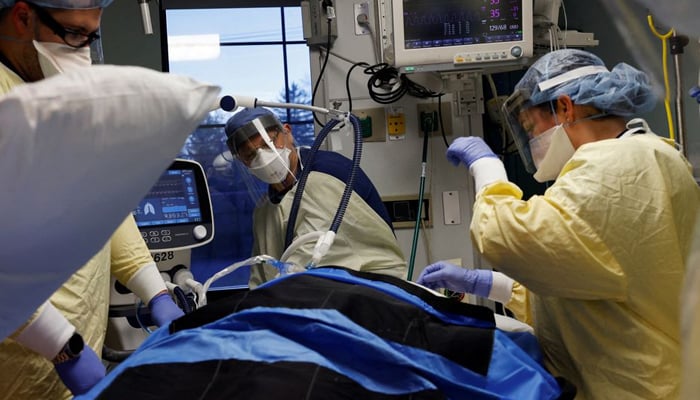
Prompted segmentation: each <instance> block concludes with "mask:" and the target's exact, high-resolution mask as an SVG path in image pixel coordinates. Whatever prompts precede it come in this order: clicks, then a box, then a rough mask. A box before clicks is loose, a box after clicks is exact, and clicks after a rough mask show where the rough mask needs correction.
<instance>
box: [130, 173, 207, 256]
mask: <svg viewBox="0 0 700 400" xmlns="http://www.w3.org/2000/svg"><path fill="white" fill-rule="evenodd" d="M133 214H134V218H135V219H136V224H137V225H138V227H139V230H140V231H141V236H142V237H143V240H144V241H145V242H146V244H147V245H148V248H149V249H150V250H152V251H163V250H180V249H187V248H192V247H197V246H201V245H204V244H206V243H208V242H209V241H211V239H212V238H213V235H214V223H213V218H212V208H211V200H210V197H209V190H208V187H207V181H206V177H205V175H204V171H203V170H202V167H201V166H200V165H199V163H197V162H195V161H191V160H179V159H178V160H175V161H174V162H173V163H172V164H171V165H170V167H169V168H168V169H167V170H166V171H165V172H164V173H163V175H161V177H160V179H159V180H158V182H156V184H155V185H153V187H152V188H151V190H150V191H149V192H148V194H147V195H146V196H145V197H144V198H143V199H142V200H141V202H139V205H138V206H137V207H136V209H135V210H134V211H133Z"/></svg>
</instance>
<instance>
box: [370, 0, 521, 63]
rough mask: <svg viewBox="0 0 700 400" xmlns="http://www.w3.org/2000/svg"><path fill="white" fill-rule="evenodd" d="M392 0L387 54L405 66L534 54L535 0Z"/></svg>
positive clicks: (511, 58)
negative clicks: (533, 1) (533, 21)
mask: <svg viewBox="0 0 700 400" xmlns="http://www.w3.org/2000/svg"><path fill="white" fill-rule="evenodd" d="M388 3H390V4H391V7H390V8H391V9H390V10H386V9H385V10H384V11H385V13H384V15H383V17H382V22H383V25H384V28H383V29H384V30H385V32H386V33H387V35H386V36H385V37H387V38H392V40H389V41H386V42H385V43H383V49H384V59H385V61H387V62H389V63H391V64H393V65H394V66H396V67H399V68H401V70H402V72H417V71H421V70H433V71H435V70H450V69H470V68H483V67H487V66H497V65H508V64H524V62H525V60H527V58H529V57H531V56H532V52H533V26H532V0H391V1H390V2H388ZM389 18H391V20H392V23H391V24H390V23H389V21H388V19H389Z"/></svg>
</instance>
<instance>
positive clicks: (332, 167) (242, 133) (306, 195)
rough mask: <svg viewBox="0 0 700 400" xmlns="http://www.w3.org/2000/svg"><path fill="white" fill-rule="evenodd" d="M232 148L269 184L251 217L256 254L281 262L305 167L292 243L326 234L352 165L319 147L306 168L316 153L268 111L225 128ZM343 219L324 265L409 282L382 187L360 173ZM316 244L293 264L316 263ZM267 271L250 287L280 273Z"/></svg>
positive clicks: (242, 114)
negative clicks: (379, 189)
mask: <svg viewBox="0 0 700 400" xmlns="http://www.w3.org/2000/svg"><path fill="white" fill-rule="evenodd" d="M225 129H226V135H227V137H228V140H227V144H228V147H229V149H230V150H231V154H233V155H234V156H235V157H236V159H237V160H238V161H239V162H240V163H242V164H243V165H244V166H245V167H246V168H247V170H248V171H249V172H250V173H251V174H252V175H253V176H255V177H256V178H257V179H258V180H260V181H262V182H264V183H266V184H268V191H267V195H266V196H265V200H264V201H263V202H262V203H261V204H259V205H258V206H257V207H256V209H255V211H254V215H253V235H254V243H253V254H254V255H260V254H266V255H269V256H272V257H275V258H278V259H279V258H280V257H281V256H282V254H283V253H284V251H285V248H284V245H285V233H286V229H287V221H288V219H289V213H290V210H291V207H292V202H293V199H294V194H295V193H296V190H297V188H298V186H297V185H296V183H297V177H299V175H300V173H301V171H302V169H303V168H305V167H308V168H311V172H310V173H309V175H308V180H307V181H306V185H305V187H304V192H303V197H302V200H301V204H300V206H299V212H298V217H297V220H296V224H295V229H294V239H296V238H298V237H300V236H302V235H304V234H307V233H310V232H316V231H323V232H325V231H328V229H330V226H331V222H332V221H333V218H334V216H335V214H336V211H337V208H338V204H339V203H340V199H341V197H342V194H343V191H344V190H345V182H346V181H347V178H348V175H349V173H350V170H351V167H352V162H351V161H350V160H349V159H347V158H346V157H344V156H342V155H340V154H338V153H334V152H329V151H323V150H319V151H318V152H317V154H316V156H315V159H314V162H313V164H312V165H306V162H305V161H306V160H307V159H308V157H309V154H310V150H309V149H307V148H298V147H296V146H295V144H294V137H293V136H292V131H291V128H290V126H289V125H288V124H284V125H283V124H282V123H281V122H280V121H279V119H277V116H275V114H273V113H272V112H271V111H269V110H267V109H265V108H250V109H243V110H241V111H239V112H237V113H235V114H234V115H233V116H232V117H231V118H230V119H229V120H228V122H227V123H226V128H225ZM353 189H354V190H353V193H352V196H351V198H350V202H349V204H348V207H347V210H346V211H345V216H344V218H343V222H342V223H341V224H340V228H339V229H338V232H337V236H336V238H335V242H334V243H333V245H332V246H331V247H330V250H329V251H328V253H327V254H326V255H325V256H324V258H323V259H322V260H321V263H320V264H319V265H332V266H341V267H346V268H350V269H354V270H358V271H366V272H375V273H380V274H386V275H391V276H395V277H398V278H404V277H405V276H406V261H405V258H404V256H403V253H402V251H401V249H400V248H399V245H398V242H397V240H396V237H395V236H394V231H393V229H392V226H391V221H390V219H389V214H388V212H387V211H386V208H385V207H384V203H382V200H381V198H380V196H379V193H378V192H377V190H376V188H375V187H374V185H373V184H372V182H371V181H370V180H369V178H368V177H367V175H365V173H364V172H362V171H361V170H360V171H359V174H358V176H357V178H356V180H355V187H354V188H353ZM314 245H315V241H311V242H309V243H307V244H306V245H304V246H301V247H300V248H299V249H298V250H297V251H295V252H294V253H293V254H292V255H291V256H290V257H289V258H288V259H287V261H289V262H291V263H294V264H296V265H298V266H302V267H303V266H305V265H307V264H308V263H309V261H311V255H312V250H313V248H314ZM277 273H278V271H277V270H275V269H274V268H271V267H269V266H266V265H264V266H255V267H253V268H252V269H251V277H250V282H249V283H250V286H251V287H256V286H258V285H260V284H261V283H263V282H266V281H268V280H270V279H272V278H274V277H275V276H276V275H277Z"/></svg>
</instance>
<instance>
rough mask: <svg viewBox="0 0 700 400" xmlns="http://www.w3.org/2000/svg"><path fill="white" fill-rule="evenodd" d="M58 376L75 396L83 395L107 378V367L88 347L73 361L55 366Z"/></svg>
mask: <svg viewBox="0 0 700 400" xmlns="http://www.w3.org/2000/svg"><path fill="white" fill-rule="evenodd" d="M54 367H55V368H56V372H57V373H58V376H59V377H60V378H61V381H63V384H64V385H66V387H67V388H68V390H70V391H71V393H73V395H74V396H77V395H79V394H83V393H85V392H87V391H88V390H90V389H91V388H92V387H93V386H95V385H96V384H97V382H99V381H100V379H102V378H104V376H105V372H106V370H105V366H104V365H103V364H102V361H101V360H100V358H99V357H98V356H97V354H95V352H94V351H93V350H92V349H91V348H90V347H88V346H85V348H84V349H83V351H82V352H81V353H80V355H79V356H78V357H76V358H74V359H72V360H68V361H65V362H62V363H59V364H55V365H54Z"/></svg>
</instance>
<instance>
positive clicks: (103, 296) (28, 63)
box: [0, 0, 183, 400]
mask: <svg viewBox="0 0 700 400" xmlns="http://www.w3.org/2000/svg"><path fill="white" fill-rule="evenodd" d="M109 3H111V0H33V1H31V2H28V1H15V0H0V62H1V63H0V92H2V93H5V92H7V91H9V90H10V89H11V88H12V87H14V86H16V85H20V84H22V83H24V82H35V81H38V80H41V79H44V78H48V77H50V76H52V75H54V74H57V73H60V72H62V71H64V70H68V69H70V68H79V67H87V66H90V64H91V60H90V47H89V45H90V43H92V42H93V41H95V40H96V39H98V38H99V35H98V33H97V31H98V28H99V25H100V19H101V15H102V9H103V8H104V7H106V6H107V5H108V4H109ZM47 223H50V221H47ZM37 235H41V232H37ZM75 240H80V238H75ZM65 251H70V249H65ZM27 256H28V257H31V254H28V255H27ZM110 271H111V272H112V273H114V275H115V276H116V277H117V279H118V280H119V281H121V282H122V283H124V284H125V285H126V286H127V287H128V288H129V289H131V290H132V291H133V292H134V293H136V294H137V295H138V296H139V297H140V298H141V299H143V301H144V302H145V303H147V304H148V306H149V308H150V310H151V313H152V317H153V320H154V321H155V323H156V324H157V325H163V324H166V323H168V322H169V321H170V320H172V319H174V318H177V317H179V316H181V315H182V314H183V313H182V311H181V310H180V309H179V308H178V307H177V305H176V304H175V303H174V302H173V301H172V298H171V297H170V296H169V294H168V293H167V290H166V287H165V284H164V282H163V280H162V278H161V276H160V274H159V272H158V269H157V267H156V264H155V263H154V262H153V259H152V258H151V256H150V253H149V251H148V248H147V247H146V245H145V243H144V241H143V240H142V239H141V235H140V233H139V231H138V228H137V227H136V224H135V221H134V219H133V217H132V216H128V217H127V218H126V219H125V220H124V222H123V223H122V224H121V226H120V227H119V228H118V229H117V231H116V232H115V233H114V235H113V236H112V237H111V239H110V240H109V241H108V243H106V244H105V245H104V247H103V248H102V250H100V251H99V252H98V253H97V254H96V255H95V256H94V257H93V258H92V259H91V260H90V261H89V262H88V264H86V265H85V266H83V267H82V268H81V269H80V270H78V272H76V273H75V274H74V275H73V276H72V277H71V278H69V280H68V281H67V282H66V283H65V284H64V285H63V286H62V287H61V288H59V289H58V290H57V291H56V292H55V293H54V294H53V295H52V296H51V298H50V299H49V300H48V301H47V302H46V303H44V305H43V306H42V307H41V308H40V309H39V310H37V311H36V312H35V314H34V315H33V316H32V318H31V320H30V321H27V323H25V324H24V325H23V326H22V327H21V328H20V329H19V330H18V331H16V332H15V333H14V334H13V335H11V337H10V338H8V339H6V340H4V341H3V342H2V343H1V344H0V371H1V372H0V396H2V397H3V398H7V399H13V400H16V399H62V398H70V397H71V394H73V395H76V394H80V393H83V392H85V391H87V390H88V389H90V388H91V387H92V386H93V385H94V384H95V383H97V381H99V379H101V378H102V377H103V376H104V375H105V367H104V365H103V364H102V362H101V360H100V356H99V353H100V352H101V350H102V344H103V341H104V337H105V332H106V328H107V313H108V308H109V284H110V282H109V276H110Z"/></svg>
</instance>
